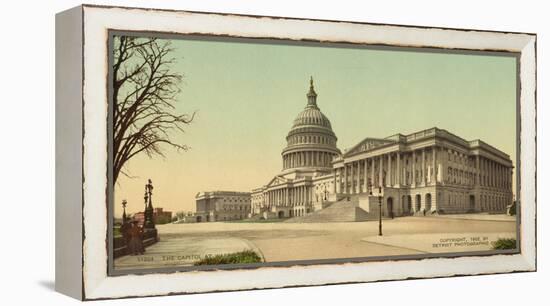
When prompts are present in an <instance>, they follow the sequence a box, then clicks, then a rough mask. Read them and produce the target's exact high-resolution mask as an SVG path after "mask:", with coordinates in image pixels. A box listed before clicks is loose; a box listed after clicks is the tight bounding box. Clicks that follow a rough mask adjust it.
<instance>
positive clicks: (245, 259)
mask: <svg viewBox="0 0 550 306" xmlns="http://www.w3.org/2000/svg"><path fill="white" fill-rule="evenodd" d="M258 262H262V258H261V257H260V256H259V255H258V254H256V252H254V251H252V250H245V251H242V252H237V253H231V254H222V255H214V256H207V257H205V258H203V259H201V260H199V261H196V262H195V263H194V265H195V266H202V265H225V264H239V263H258Z"/></svg>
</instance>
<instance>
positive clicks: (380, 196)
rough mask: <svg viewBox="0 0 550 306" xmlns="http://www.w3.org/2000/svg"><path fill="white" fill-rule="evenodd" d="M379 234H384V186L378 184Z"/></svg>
mask: <svg viewBox="0 0 550 306" xmlns="http://www.w3.org/2000/svg"><path fill="white" fill-rule="evenodd" d="M378 236H382V186H378Z"/></svg>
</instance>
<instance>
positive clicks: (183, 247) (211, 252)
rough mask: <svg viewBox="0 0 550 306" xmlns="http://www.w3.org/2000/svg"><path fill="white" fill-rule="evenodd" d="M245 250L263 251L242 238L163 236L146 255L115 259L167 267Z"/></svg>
mask: <svg viewBox="0 0 550 306" xmlns="http://www.w3.org/2000/svg"><path fill="white" fill-rule="evenodd" d="M244 250H254V251H256V253H258V254H260V255H261V251H260V250H259V249H258V248H256V246H255V245H253V244H252V243H250V242H249V241H247V240H244V239H241V238H231V237H228V238H206V239H205V238H197V237H174V238H171V239H163V238H162V237H161V240H160V241H159V242H157V243H155V244H154V245H152V246H150V247H148V248H147V249H146V251H145V254H143V255H135V256H131V255H128V256H122V257H120V258H117V259H116V260H115V267H116V268H117V269H121V270H122V269H135V268H136V267H139V268H140V269H146V268H164V267H178V266H192V265H193V263H194V262H196V261H198V260H200V259H202V258H204V257H206V256H215V255H221V254H227V253H235V252H240V251H244Z"/></svg>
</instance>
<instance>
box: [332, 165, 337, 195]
mask: <svg viewBox="0 0 550 306" xmlns="http://www.w3.org/2000/svg"><path fill="white" fill-rule="evenodd" d="M337 174H338V169H334V170H332V175H333V176H334V178H333V179H332V193H337V192H338V188H337V187H336V175H337Z"/></svg>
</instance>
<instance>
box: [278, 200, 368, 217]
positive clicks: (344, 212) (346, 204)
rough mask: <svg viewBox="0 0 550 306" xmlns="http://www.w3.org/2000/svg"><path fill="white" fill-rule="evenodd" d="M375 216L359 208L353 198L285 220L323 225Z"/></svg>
mask: <svg viewBox="0 0 550 306" xmlns="http://www.w3.org/2000/svg"><path fill="white" fill-rule="evenodd" d="M374 219H376V216H370V215H369V213H368V212H366V211H364V210H363V209H362V208H360V207H359V201H358V200H357V199H356V198H355V199H354V198H350V199H349V201H348V200H347V199H345V198H344V199H342V200H339V201H336V202H334V203H332V204H331V205H330V206H328V207H326V208H323V209H321V210H318V211H314V212H312V213H309V214H307V215H305V216H300V217H294V218H290V219H288V220H286V221H285V222H290V223H323V222H356V221H367V220H374Z"/></svg>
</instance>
